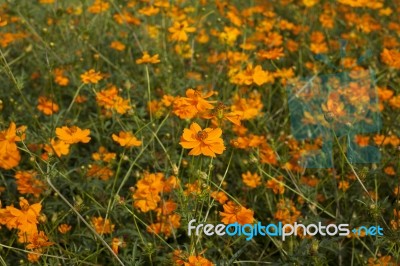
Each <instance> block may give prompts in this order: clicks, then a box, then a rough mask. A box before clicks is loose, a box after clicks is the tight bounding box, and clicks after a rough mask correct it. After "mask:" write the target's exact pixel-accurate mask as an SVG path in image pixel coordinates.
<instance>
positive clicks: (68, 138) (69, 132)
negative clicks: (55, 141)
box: [56, 126, 90, 144]
mask: <svg viewBox="0 0 400 266" xmlns="http://www.w3.org/2000/svg"><path fill="white" fill-rule="evenodd" d="M56 135H57V137H58V138H59V139H60V140H62V141H64V142H65V143H67V144H74V143H78V142H82V143H88V142H89V141H90V137H89V135H90V130H89V129H84V130H82V129H80V128H79V127H77V126H72V127H66V126H64V127H61V128H60V127H58V128H56Z"/></svg>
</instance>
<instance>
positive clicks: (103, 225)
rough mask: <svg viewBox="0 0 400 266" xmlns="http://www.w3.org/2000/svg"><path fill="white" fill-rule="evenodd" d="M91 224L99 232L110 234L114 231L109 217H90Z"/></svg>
mask: <svg viewBox="0 0 400 266" xmlns="http://www.w3.org/2000/svg"><path fill="white" fill-rule="evenodd" d="M92 224H93V227H94V229H95V230H96V232H97V233H99V234H101V235H102V234H111V233H112V232H113V231H114V227H115V225H114V224H112V223H111V220H110V219H104V218H103V217H92Z"/></svg>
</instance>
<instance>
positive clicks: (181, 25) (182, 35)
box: [168, 20, 196, 42]
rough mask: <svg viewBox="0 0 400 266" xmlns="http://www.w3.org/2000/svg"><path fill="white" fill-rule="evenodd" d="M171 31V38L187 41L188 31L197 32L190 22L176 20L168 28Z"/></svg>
mask: <svg viewBox="0 0 400 266" xmlns="http://www.w3.org/2000/svg"><path fill="white" fill-rule="evenodd" d="M168 31H169V32H170V33H171V40H173V41H178V42H186V41H187V40H188V35H187V33H190V32H195V31H196V28H195V27H189V23H188V22H187V21H186V20H184V21H181V22H179V21H175V22H174V24H173V25H172V27H170V28H168Z"/></svg>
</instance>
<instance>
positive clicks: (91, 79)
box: [81, 69, 103, 84]
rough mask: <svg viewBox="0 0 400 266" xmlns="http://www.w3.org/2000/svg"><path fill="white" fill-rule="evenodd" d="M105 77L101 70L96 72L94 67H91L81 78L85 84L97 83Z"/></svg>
mask: <svg viewBox="0 0 400 266" xmlns="http://www.w3.org/2000/svg"><path fill="white" fill-rule="evenodd" d="M102 79H103V75H102V74H101V73H100V72H96V71H95V70H94V69H90V70H89V71H86V72H85V73H83V74H82V75H81V80H82V82H83V83H84V84H89V83H93V84H97V83H98V82H99V81H100V80H102Z"/></svg>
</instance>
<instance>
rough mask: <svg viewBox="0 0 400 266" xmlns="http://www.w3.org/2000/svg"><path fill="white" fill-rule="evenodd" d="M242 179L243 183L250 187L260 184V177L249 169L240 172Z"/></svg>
mask: <svg viewBox="0 0 400 266" xmlns="http://www.w3.org/2000/svg"><path fill="white" fill-rule="evenodd" d="M242 179H243V183H245V185H246V186H248V187H251V188H255V187H257V186H259V185H260V184H261V177H260V176H259V175H258V174H257V173H254V174H252V173H250V171H247V172H246V173H244V174H242Z"/></svg>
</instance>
